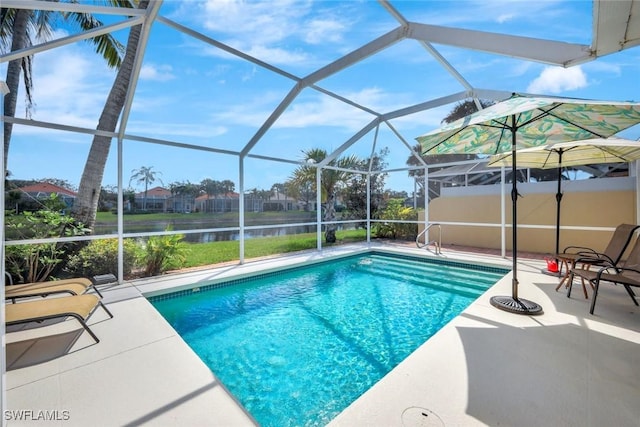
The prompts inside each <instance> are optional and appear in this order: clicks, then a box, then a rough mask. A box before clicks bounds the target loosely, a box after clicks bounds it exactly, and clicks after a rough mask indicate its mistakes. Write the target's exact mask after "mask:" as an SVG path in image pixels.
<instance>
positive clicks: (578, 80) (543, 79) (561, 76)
mask: <svg viewBox="0 0 640 427" xmlns="http://www.w3.org/2000/svg"><path fill="white" fill-rule="evenodd" d="M586 86H587V75H586V74H585V73H584V71H582V68H581V67H580V66H576V67H571V68H562V67H546V68H545V69H544V70H542V73H540V75H539V76H538V77H536V78H535V79H534V80H533V81H532V82H531V83H530V84H529V86H528V87H527V92H530V93H554V94H557V93H561V92H565V91H571V90H578V89H582V88H585V87H586Z"/></svg>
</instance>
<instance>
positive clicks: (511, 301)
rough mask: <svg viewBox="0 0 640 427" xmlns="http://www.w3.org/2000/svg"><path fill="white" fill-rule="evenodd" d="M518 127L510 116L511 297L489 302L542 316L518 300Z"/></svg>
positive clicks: (533, 305) (534, 306)
mask: <svg viewBox="0 0 640 427" xmlns="http://www.w3.org/2000/svg"><path fill="white" fill-rule="evenodd" d="M517 131H518V127H517V125H516V116H515V114H512V115H511V156H512V162H511V163H512V165H511V202H512V203H511V205H512V213H513V215H512V218H511V229H512V236H513V240H512V245H511V247H512V249H511V251H512V256H511V258H512V272H511V273H512V279H511V296H495V297H491V299H490V300H489V302H490V303H491V305H493V306H494V307H496V308H498V309H500V310H504V311H508V312H509V313H515V314H529V315H538V314H542V313H543V312H542V307H540V306H539V305H538V304H536V303H535V302H533V301H529V300H526V299H522V298H518V215H517V213H518V180H517V175H516V172H517V169H518V168H517V166H516V132H517Z"/></svg>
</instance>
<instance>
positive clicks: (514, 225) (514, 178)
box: [511, 118, 518, 300]
mask: <svg viewBox="0 0 640 427" xmlns="http://www.w3.org/2000/svg"><path fill="white" fill-rule="evenodd" d="M513 121H514V122H515V118H514V119H513ZM511 135H512V137H511V158H512V159H513V161H512V162H511V212H512V218H511V236H512V237H511V239H512V240H511V260H512V267H511V268H512V270H513V278H512V279H511V295H512V296H513V299H514V300H517V299H518V175H517V173H518V169H517V167H516V133H515V130H514V131H512V132H511Z"/></svg>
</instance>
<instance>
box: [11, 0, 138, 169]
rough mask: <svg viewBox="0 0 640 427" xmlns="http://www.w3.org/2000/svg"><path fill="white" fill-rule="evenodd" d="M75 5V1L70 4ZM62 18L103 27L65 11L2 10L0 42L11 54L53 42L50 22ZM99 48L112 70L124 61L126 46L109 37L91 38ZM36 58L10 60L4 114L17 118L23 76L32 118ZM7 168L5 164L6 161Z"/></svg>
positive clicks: (116, 1) (119, 2)
mask: <svg viewBox="0 0 640 427" xmlns="http://www.w3.org/2000/svg"><path fill="white" fill-rule="evenodd" d="M70 2H71V3H75V2H74V1H70ZM107 3H110V4H112V5H114V6H120V7H131V6H130V4H129V2H128V1H124V0H111V1H108V2H107ZM60 16H61V17H62V18H63V19H64V20H65V21H67V22H71V23H73V24H75V25H77V26H78V28H79V29H81V30H84V31H86V30H90V29H93V28H97V27H101V26H102V22H100V21H99V20H97V19H96V18H95V17H94V16H93V15H90V14H88V13H77V12H65V13H57V12H53V11H46V10H29V9H7V8H4V9H2V11H1V13H0V39H1V40H2V43H0V44H1V45H2V46H9V45H11V52H14V51H17V50H20V49H24V48H27V47H30V46H32V45H33V44H34V42H41V41H47V40H49V39H51V35H52V27H51V22H52V21H53V20H54V19H55V18H57V17H60ZM88 40H89V41H90V42H92V43H93V44H94V45H95V46H96V52H97V53H99V54H100V55H102V57H103V58H104V59H105V60H106V61H107V65H109V67H113V68H117V67H119V66H120V63H121V61H122V58H121V55H122V53H123V51H124V47H123V46H122V44H121V43H120V42H118V41H117V40H116V39H115V38H113V37H112V36H111V35H110V34H104V35H100V36H97V37H94V38H91V39H88ZM32 66H33V56H32V55H29V56H25V57H22V58H18V59H14V60H12V61H9V64H8V66H7V77H6V83H7V86H8V88H9V93H8V94H7V95H6V96H5V97H4V114H5V115H6V116H10V117H15V113H16V104H17V100H18V89H19V87H20V75H21V74H22V77H23V81H24V87H25V92H26V101H27V110H26V116H27V118H30V117H31V109H32V107H33V80H32V78H31V77H32V73H31V71H32ZM12 130H13V123H9V122H4V156H5V159H7V155H8V154H9V145H10V141H11V132H12ZM5 168H6V162H5Z"/></svg>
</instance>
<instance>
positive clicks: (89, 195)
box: [72, 0, 159, 230]
mask: <svg viewBox="0 0 640 427" xmlns="http://www.w3.org/2000/svg"><path fill="white" fill-rule="evenodd" d="M148 5H149V0H140V2H139V4H138V8H139V9H146V8H147V6H148ZM158 6H159V5H158ZM142 25H143V24H139V25H135V26H133V27H131V29H130V31H129V38H128V40H127V49H126V52H125V55H124V59H123V60H122V64H121V65H120V68H119V69H118V73H117V75H116V78H115V80H114V82H113V86H112V87H111V91H110V92H109V95H108V97H107V101H106V103H105V105H104V108H103V110H102V114H101V115H100V119H99V120H98V126H97V130H102V131H107V132H114V131H115V129H116V125H117V123H118V118H119V117H120V113H121V112H122V109H123V108H124V102H125V99H126V95H127V89H128V88H129V84H130V82H131V74H132V73H133V65H134V62H135V58H136V56H137V51H138V41H139V39H140V33H141V31H142ZM110 147H111V137H108V136H101V135H95V136H94V137H93V142H92V144H91V148H90V150H89V155H88V157H87V162H86V164H85V167H84V171H83V172H82V178H81V180H80V186H79V189H78V197H77V198H76V201H75V204H74V205H73V212H72V215H73V216H74V217H75V218H76V219H77V220H78V221H80V222H82V223H84V224H86V226H87V227H88V228H90V229H92V230H93V226H94V224H95V221H96V212H97V209H98V194H99V191H100V187H101V186H102V177H103V176H104V168H105V165H106V163H107V158H108V157H109V149H110Z"/></svg>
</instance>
